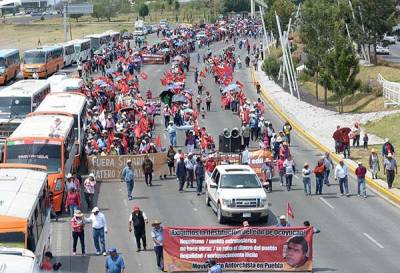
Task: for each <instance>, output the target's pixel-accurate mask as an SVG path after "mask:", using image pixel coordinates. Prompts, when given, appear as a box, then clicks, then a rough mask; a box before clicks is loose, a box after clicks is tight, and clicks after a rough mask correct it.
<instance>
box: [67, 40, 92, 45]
mask: <svg viewBox="0 0 400 273" xmlns="http://www.w3.org/2000/svg"><path fill="white" fill-rule="evenodd" d="M85 42H90V39H89V38H87V39H75V40H71V41H68V42H67V43H69V44H74V45H76V44H81V43H85Z"/></svg>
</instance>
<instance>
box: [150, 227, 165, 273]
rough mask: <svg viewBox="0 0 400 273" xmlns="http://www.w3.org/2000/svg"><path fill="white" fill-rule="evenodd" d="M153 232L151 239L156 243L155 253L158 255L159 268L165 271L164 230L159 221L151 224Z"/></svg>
mask: <svg viewBox="0 0 400 273" xmlns="http://www.w3.org/2000/svg"><path fill="white" fill-rule="evenodd" d="M151 225H152V227H153V230H152V231H151V238H153V242H154V252H155V253H156V261H157V266H158V268H159V269H160V270H162V271H164V256H163V244H164V236H163V228H162V226H161V222H160V221H159V220H154V221H153V223H152V224H151Z"/></svg>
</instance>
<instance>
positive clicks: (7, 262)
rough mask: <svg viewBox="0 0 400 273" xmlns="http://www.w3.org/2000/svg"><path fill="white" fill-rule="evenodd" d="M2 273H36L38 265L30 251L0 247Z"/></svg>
mask: <svg viewBox="0 0 400 273" xmlns="http://www.w3.org/2000/svg"><path fill="white" fill-rule="evenodd" d="M0 269H1V272H2V273H15V272H18V273H38V272H40V271H39V263H38V262H37V259H36V257H35V254H34V253H33V252H32V251H29V250H27V249H23V248H15V247H12V248H11V247H0Z"/></svg>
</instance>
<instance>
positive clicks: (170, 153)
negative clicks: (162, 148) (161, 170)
mask: <svg viewBox="0 0 400 273" xmlns="http://www.w3.org/2000/svg"><path fill="white" fill-rule="evenodd" d="M175 154H176V152H175V150H174V147H173V146H172V145H170V146H169V148H168V152H167V165H168V169H169V175H170V176H172V173H175V160H174V156H175Z"/></svg>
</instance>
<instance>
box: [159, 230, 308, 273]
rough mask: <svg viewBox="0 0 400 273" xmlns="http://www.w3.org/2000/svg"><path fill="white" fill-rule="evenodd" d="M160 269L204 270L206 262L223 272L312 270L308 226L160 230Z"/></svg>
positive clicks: (174, 270) (170, 270)
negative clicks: (213, 263) (161, 264)
mask: <svg viewBox="0 0 400 273" xmlns="http://www.w3.org/2000/svg"><path fill="white" fill-rule="evenodd" d="M163 230H164V268H165V270H167V271H168V272H176V271H206V270H207V266H208V265H207V263H206V261H207V260H208V259H215V260H216V262H217V263H218V264H219V265H221V267H222V268H223V269H224V270H227V271H230V270H257V271H298V272H302V271H312V258H313V257H312V236H313V229H312V227H288V228H278V227H243V228H206V227H164V228H163Z"/></svg>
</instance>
